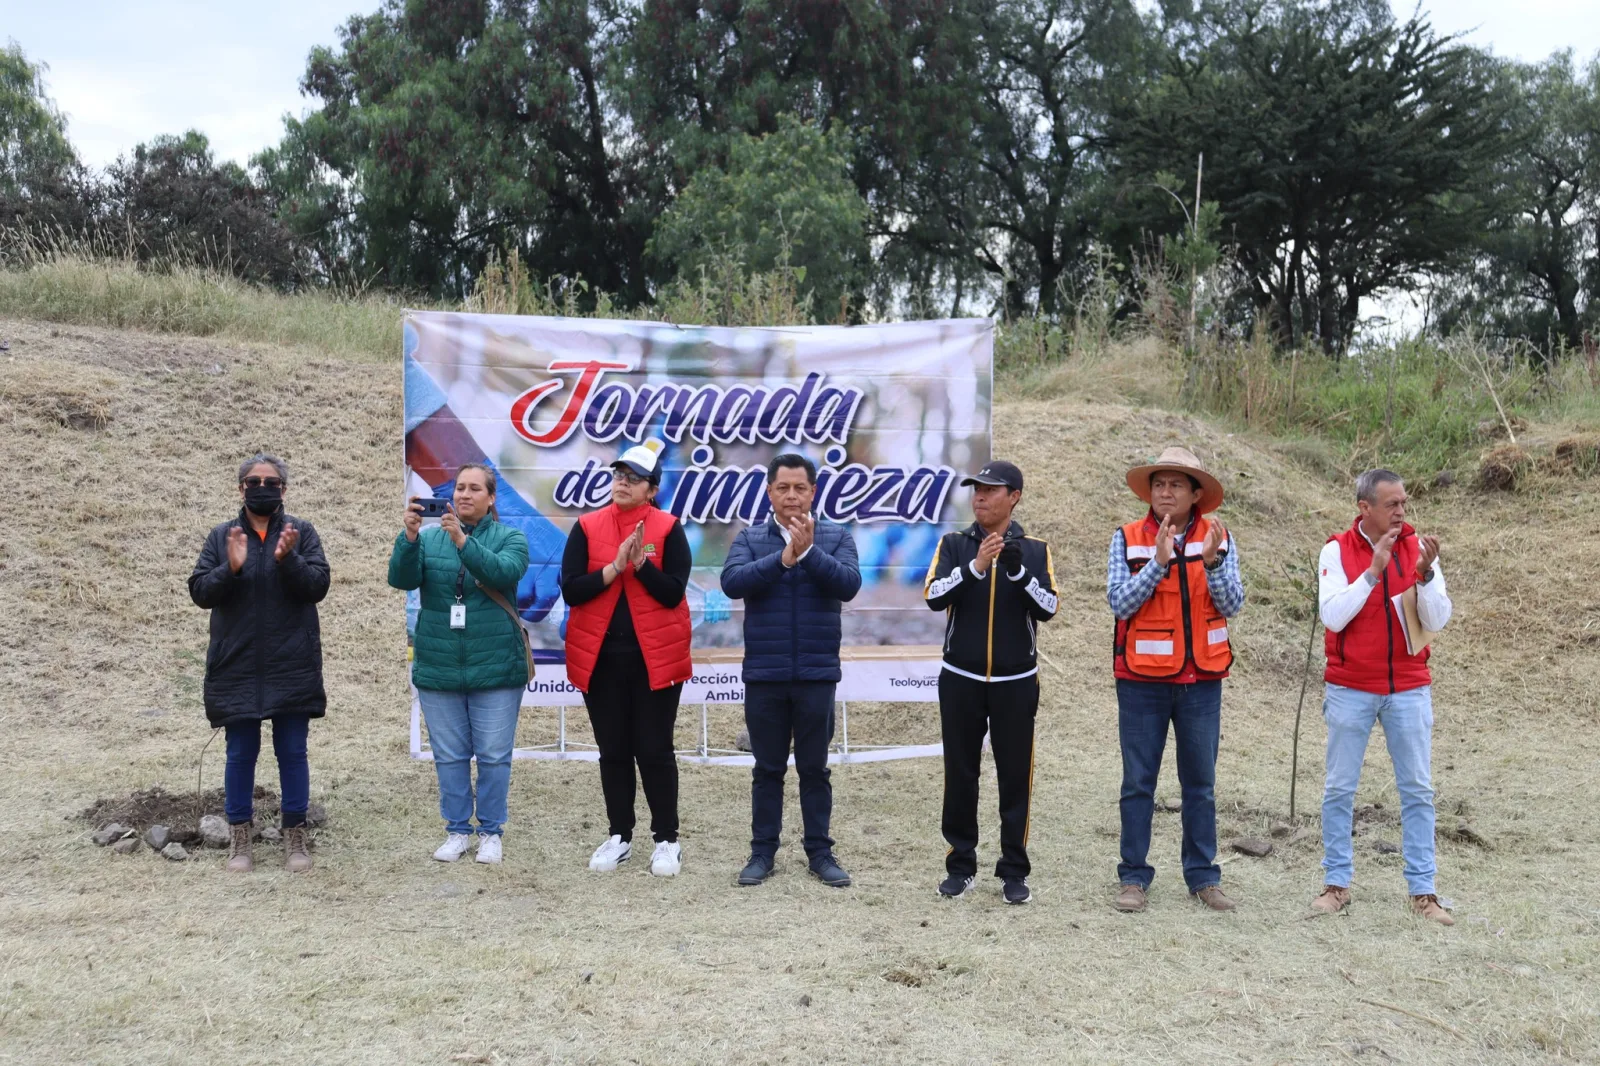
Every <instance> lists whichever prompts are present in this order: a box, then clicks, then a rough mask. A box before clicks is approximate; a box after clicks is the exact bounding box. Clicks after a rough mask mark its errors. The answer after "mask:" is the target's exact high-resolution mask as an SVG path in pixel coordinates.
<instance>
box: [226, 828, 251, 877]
mask: <svg viewBox="0 0 1600 1066" xmlns="http://www.w3.org/2000/svg"><path fill="white" fill-rule="evenodd" d="M255 828H256V827H255V825H254V824H252V823H250V822H241V823H240V824H239V825H230V826H228V866H227V870H228V872H229V873H231V874H247V873H249V872H250V871H251V870H254V869H255V868H256V862H255V858H254V857H253V856H252V855H251V854H250V837H251V836H252V835H253V834H254V833H255Z"/></svg>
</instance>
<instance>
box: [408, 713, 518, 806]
mask: <svg viewBox="0 0 1600 1066" xmlns="http://www.w3.org/2000/svg"><path fill="white" fill-rule="evenodd" d="M417 698H418V700H420V701H421V703H422V717H423V719H424V720H425V721H426V722H427V723H428V744H429V746H430V747H432V748H433V768H434V770H435V771H437V772H438V774H439V814H440V815H442V816H443V818H444V823H445V827H446V829H447V831H448V832H451V833H466V834H470V833H471V832H472V814H473V794H472V765H471V764H472V760H473V758H474V757H476V758H477V760H478V794H477V814H478V832H479V833H480V834H482V835H483V836H499V835H500V831H501V829H502V828H504V826H505V824H506V794H507V793H508V792H510V791H511V748H512V745H513V744H514V743H515V742H516V738H517V714H518V712H519V711H520V710H521V708H522V686H521V685H518V686H517V687H516V688H489V689H478V690H476V691H473V692H441V691H438V690H436V689H425V688H419V689H417Z"/></svg>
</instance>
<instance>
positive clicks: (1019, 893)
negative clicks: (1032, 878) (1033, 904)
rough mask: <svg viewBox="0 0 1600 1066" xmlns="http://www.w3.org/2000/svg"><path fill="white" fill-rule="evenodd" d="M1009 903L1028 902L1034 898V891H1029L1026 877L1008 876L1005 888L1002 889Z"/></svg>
mask: <svg viewBox="0 0 1600 1066" xmlns="http://www.w3.org/2000/svg"><path fill="white" fill-rule="evenodd" d="M1001 892H1002V894H1003V895H1004V896H1005V897H1006V902H1007V903H1026V902H1028V901H1029V900H1031V899H1032V898H1033V893H1032V892H1029V891H1028V879H1027V878H1026V877H1008V878H1006V880H1005V888H1003V889H1001Z"/></svg>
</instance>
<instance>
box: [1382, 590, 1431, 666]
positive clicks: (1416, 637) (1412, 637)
mask: <svg viewBox="0 0 1600 1066" xmlns="http://www.w3.org/2000/svg"><path fill="white" fill-rule="evenodd" d="M1389 602H1390V603H1391V604H1393V605H1394V613H1395V616H1396V617H1397V618H1398V619H1399V622H1400V631H1401V632H1402V633H1404V634H1405V635H1406V651H1407V652H1408V653H1410V654H1412V655H1421V654H1422V652H1423V649H1425V648H1426V647H1427V646H1428V645H1429V644H1432V643H1433V638H1434V637H1436V636H1438V635H1439V633H1438V631H1437V630H1433V629H1428V628H1426V627H1424V626H1423V624H1422V616H1421V615H1420V614H1418V613H1417V586H1415V585H1412V586H1411V587H1410V588H1408V589H1406V590H1405V591H1404V592H1402V593H1400V595H1398V596H1391V597H1389Z"/></svg>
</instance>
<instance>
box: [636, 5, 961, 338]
mask: <svg viewBox="0 0 1600 1066" xmlns="http://www.w3.org/2000/svg"><path fill="white" fill-rule="evenodd" d="M985 6H986V4H985V3H980V2H975V0H830V2H827V3H817V2H815V0H643V2H642V3H640V4H639V5H638V6H637V8H636V9H634V8H631V6H624V10H625V11H629V10H631V11H632V13H631V14H630V15H629V17H628V23H627V25H628V32H627V34H626V37H625V38H624V39H623V40H622V42H621V44H620V47H619V48H618V49H617V50H616V52H615V53H614V61H615V66H614V69H613V72H612V82H613V85H614V87H615V92H616V93H617V98H618V100H619V101H620V106H621V107H622V109H623V110H624V111H625V112H626V114H627V116H628V119H629V123H630V126H631V128H632V129H633V130H635V131H636V132H637V134H638V138H639V142H640V144H641V147H642V149H643V151H644V152H645V153H646V157H647V159H648V165H647V166H646V167H645V168H644V169H645V170H646V172H648V174H649V175H650V181H651V182H652V183H653V184H652V185H651V188H650V190H649V194H648V199H649V200H650V201H651V202H654V203H665V202H668V201H670V199H671V198H672V197H673V196H676V195H677V194H678V193H680V192H682V191H683V190H684V189H685V188H686V187H687V186H688V185H689V183H690V181H691V180H692V179H693V178H694V177H695V175H696V174H698V173H699V172H700V171H701V170H702V169H703V168H704V167H706V166H718V167H721V166H726V165H727V164H728V162H729V159H730V156H731V153H732V152H733V150H734V145H735V144H737V143H739V142H738V138H739V137H740V136H741V135H749V136H762V135H765V134H771V133H774V132H776V131H778V129H779V126H780V123H781V121H782V116H785V115H794V116H797V117H799V118H800V119H801V120H803V121H805V122H810V123H813V124H815V125H816V126H817V127H818V128H820V129H821V130H823V131H826V132H832V131H833V130H835V129H836V128H838V129H844V130H846V131H848V132H849V133H850V135H851V136H850V139H849V145H850V149H849V157H848V161H849V174H850V178H851V180H852V181H853V183H854V185H855V188H856V191H857V192H858V193H859V194H860V196H861V198H862V200H864V201H865V203H866V204H867V223H866V225H867V234H868V237H869V239H870V240H871V241H872V242H873V245H874V248H875V250H876V262H875V265H874V270H873V272H872V279H871V287H872V291H873V294H874V296H875V298H876V299H877V301H878V302H879V304H880V306H884V307H888V306H891V305H892V304H894V303H895V302H896V300H897V299H898V298H899V296H902V295H904V294H906V293H907V292H909V293H912V294H914V295H916V294H924V293H927V292H930V291H932V290H935V289H938V288H941V287H944V288H949V287H952V286H953V287H954V289H955V291H956V292H957V293H959V292H960V290H961V286H962V284H963V283H965V282H967V281H968V280H969V279H971V278H972V277H973V276H974V274H975V273H976V261H975V260H974V259H973V258H972V255H973V251H972V243H973V240H974V237H973V231H972V222H971V220H972V217H973V215H974V212H975V210H976V208H975V203H974V198H973V195H972V185H973V180H974V172H973V170H972V168H971V166H970V162H971V158H972V154H971V149H972V131H973V129H974V128H975V124H976V120H977V115H978V111H979V108H980V103H981V102H980V100H979V98H978V93H977V91H976V83H975V82H974V81H973V80H972V76H973V74H974V72H975V65H974V60H973V57H974V55H975V52H974V46H975V42H976V39H977V25H978V22H977V12H978V11H979V10H981V9H982V8H983V7H985Z"/></svg>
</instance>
